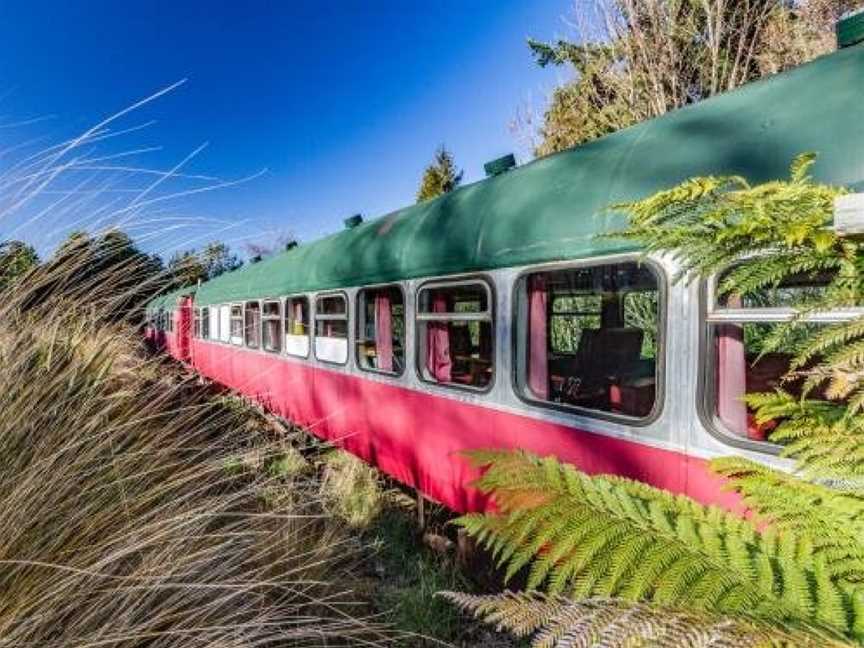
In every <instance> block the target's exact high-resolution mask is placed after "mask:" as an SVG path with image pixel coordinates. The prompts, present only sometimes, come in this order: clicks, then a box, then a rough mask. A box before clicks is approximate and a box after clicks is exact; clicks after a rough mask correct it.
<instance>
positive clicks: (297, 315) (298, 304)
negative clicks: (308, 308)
mask: <svg viewBox="0 0 864 648" xmlns="http://www.w3.org/2000/svg"><path fill="white" fill-rule="evenodd" d="M294 321H295V322H298V323H300V324H303V323H304V322H303V302H302V301H300V300H299V299H298V300H297V301H295V302H294Z"/></svg>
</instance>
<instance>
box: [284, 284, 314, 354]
mask: <svg viewBox="0 0 864 648" xmlns="http://www.w3.org/2000/svg"><path fill="white" fill-rule="evenodd" d="M292 299H305V300H306V313H307V315H308V317H309V320H310V322H309V323H307V324H306V336H305V337H306V341H307V342H308V343H309V344H308V345H307V347H306V355H300V354H297V353H290V352H289V351H288V345H287V344H285V339H284V338H285V336H286V335H288V333H286V329H285V314H286V313H287V312H288V302H289V301H290V300H292ZM281 301H282V337H283V339H282V346H283V347H284V348H283V349H282V353H281V355H283V356H285V357H286V358H299V359H301V360H308V359H309V358H310V357H311V356H312V346H313V341H312V326H313V324H312V321H311V320H312V303H313V301H312V299H311V298H310V296H309V294H308V293H294V294H292V295H286V296H285V297H283V298H282V299H281ZM291 335H294V334H293V333H292V334H291Z"/></svg>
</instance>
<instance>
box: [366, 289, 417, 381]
mask: <svg viewBox="0 0 864 648" xmlns="http://www.w3.org/2000/svg"><path fill="white" fill-rule="evenodd" d="M357 366H359V367H360V368H361V369H365V370H368V371H380V372H384V373H392V374H401V373H402V371H403V369H404V367H405V299H404V297H403V296H402V290H401V289H400V288H399V287H398V286H388V287H386V288H372V289H369V290H361V291H360V292H359V293H358V294H357Z"/></svg>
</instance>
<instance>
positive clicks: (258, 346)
mask: <svg viewBox="0 0 864 648" xmlns="http://www.w3.org/2000/svg"><path fill="white" fill-rule="evenodd" d="M249 304H257V306H258V335H257V336H256V340H255V346H251V345H250V344H249V336H248V330H247V329H248V327H247V325H246V310H247V309H248V308H249ZM263 312H264V310H263V308H262V307H261V300H260V299H247V300H246V301H244V302H243V345H242V346H243V348H244V349H249V350H250V351H260V350H261V337H262V335H261V334H262V333H263V330H262V321H263V320H262V315H263Z"/></svg>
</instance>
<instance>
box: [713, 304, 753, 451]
mask: <svg viewBox="0 0 864 648" xmlns="http://www.w3.org/2000/svg"><path fill="white" fill-rule="evenodd" d="M740 305H741V300H740V298H738V297H730V298H729V306H731V307H732V308H736V307H738V306H740ZM746 393H747V357H746V355H745V352H744V327H743V326H741V325H740V324H721V325H719V326H717V416H719V417H720V420H721V421H723V423H724V424H726V426H727V427H728V428H729V429H730V430H731V431H732V432H734V433H735V434H736V435H737V436H741V437H747V405H745V404H744V401H743V398H744V395H745V394H746Z"/></svg>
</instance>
